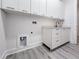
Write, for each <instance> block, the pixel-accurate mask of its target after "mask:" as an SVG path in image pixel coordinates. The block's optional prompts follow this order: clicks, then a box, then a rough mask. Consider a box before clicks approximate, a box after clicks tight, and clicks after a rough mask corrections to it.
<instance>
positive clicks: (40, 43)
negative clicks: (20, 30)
mask: <svg viewBox="0 0 79 59" xmlns="http://www.w3.org/2000/svg"><path fill="white" fill-rule="evenodd" d="M41 45H42V42H41V41H40V42H36V43H33V44H31V45H29V46H27V47H26V48H14V49H11V50H6V51H5V52H4V54H3V56H2V59H6V57H7V56H8V55H10V54H14V53H19V52H22V51H25V50H28V49H31V48H35V47H37V46H41Z"/></svg>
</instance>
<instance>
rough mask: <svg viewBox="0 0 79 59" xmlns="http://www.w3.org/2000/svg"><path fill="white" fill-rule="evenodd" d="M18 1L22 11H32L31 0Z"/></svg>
mask: <svg viewBox="0 0 79 59" xmlns="http://www.w3.org/2000/svg"><path fill="white" fill-rule="evenodd" d="M18 2H19V10H20V11H22V12H26V13H30V0H18Z"/></svg>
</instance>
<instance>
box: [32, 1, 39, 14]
mask: <svg viewBox="0 0 79 59" xmlns="http://www.w3.org/2000/svg"><path fill="white" fill-rule="evenodd" d="M31 13H32V14H37V15H39V14H40V0H31Z"/></svg>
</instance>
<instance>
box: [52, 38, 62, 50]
mask: <svg viewBox="0 0 79 59" xmlns="http://www.w3.org/2000/svg"><path fill="white" fill-rule="evenodd" d="M60 42H61V41H60V40H58V39H55V41H52V49H54V48H56V47H58V46H60V45H61V43H60Z"/></svg>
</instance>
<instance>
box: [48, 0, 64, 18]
mask: <svg viewBox="0 0 79 59" xmlns="http://www.w3.org/2000/svg"><path fill="white" fill-rule="evenodd" d="M47 16H48V17H54V18H63V16H64V3H63V1H60V0H47Z"/></svg>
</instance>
